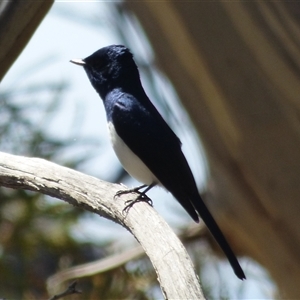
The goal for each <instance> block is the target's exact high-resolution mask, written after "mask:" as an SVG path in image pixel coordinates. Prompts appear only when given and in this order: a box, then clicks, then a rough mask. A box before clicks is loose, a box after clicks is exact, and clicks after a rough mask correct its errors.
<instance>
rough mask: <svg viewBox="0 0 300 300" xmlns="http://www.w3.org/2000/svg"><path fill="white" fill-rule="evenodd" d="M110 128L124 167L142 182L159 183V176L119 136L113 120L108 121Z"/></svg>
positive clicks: (115, 148)
mask: <svg viewBox="0 0 300 300" xmlns="http://www.w3.org/2000/svg"><path fill="white" fill-rule="evenodd" d="M108 130H109V133H110V140H111V143H112V146H113V148H114V150H115V153H116V155H117V157H118V159H119V160H120V162H121V164H122V165H123V167H124V169H125V170H126V171H127V172H128V173H129V174H130V175H131V176H132V177H134V178H135V179H136V180H138V181H140V182H141V183H144V184H147V185H150V184H152V183H159V181H158V180H157V178H156V177H155V176H154V175H153V173H152V172H151V171H150V170H149V169H148V167H147V166H146V165H145V164H144V163H143V162H142V161H141V159H140V158H139V157H138V156H136V155H135V154H134V153H133V152H132V151H131V150H130V149H129V148H128V146H127V145H126V144H125V143H124V141H123V140H122V139H121V138H120V137H119V135H118V134H117V132H116V130H115V127H114V125H113V124H112V123H111V122H109V123H108Z"/></svg>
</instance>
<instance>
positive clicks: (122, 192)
mask: <svg viewBox="0 0 300 300" xmlns="http://www.w3.org/2000/svg"><path fill="white" fill-rule="evenodd" d="M146 186H147V185H146V184H143V185H141V186H138V187H135V188H133V189H128V190H122V191H118V192H116V194H115V197H114V198H116V197H120V196H121V195H125V194H131V193H138V194H139V195H145V191H144V192H140V189H142V188H144V187H146ZM146 197H147V196H146Z"/></svg>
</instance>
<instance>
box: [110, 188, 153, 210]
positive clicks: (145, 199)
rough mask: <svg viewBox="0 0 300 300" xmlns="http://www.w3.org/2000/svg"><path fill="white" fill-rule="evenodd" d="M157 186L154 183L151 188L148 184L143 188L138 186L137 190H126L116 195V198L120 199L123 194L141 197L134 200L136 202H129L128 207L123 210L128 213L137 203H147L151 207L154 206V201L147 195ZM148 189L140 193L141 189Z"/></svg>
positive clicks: (127, 202)
mask: <svg viewBox="0 0 300 300" xmlns="http://www.w3.org/2000/svg"><path fill="white" fill-rule="evenodd" d="M155 185H156V183H152V184H150V185H149V186H148V185H147V184H143V185H141V186H138V187H136V188H133V189H129V190H125V191H119V192H117V193H116V195H115V197H119V196H121V195H123V194H128V193H138V194H139V195H138V196H137V197H136V198H135V199H134V200H127V201H126V202H125V203H126V206H125V208H124V209H123V211H124V212H126V211H128V210H129V209H130V208H131V207H132V206H133V205H134V204H135V203H137V202H147V203H148V204H149V205H151V206H152V204H153V203H152V200H151V199H150V198H149V197H148V196H147V195H146V193H147V192H148V191H149V190H151V189H152V188H153V187H154V186H155ZM145 187H147V188H146V189H145V190H144V191H142V192H141V191H140V189H143V188H145Z"/></svg>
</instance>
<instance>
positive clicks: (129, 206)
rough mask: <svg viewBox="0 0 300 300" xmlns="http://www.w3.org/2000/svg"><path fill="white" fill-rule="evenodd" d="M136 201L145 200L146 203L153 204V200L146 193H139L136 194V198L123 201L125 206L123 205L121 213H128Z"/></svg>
mask: <svg viewBox="0 0 300 300" xmlns="http://www.w3.org/2000/svg"><path fill="white" fill-rule="evenodd" d="M138 202H146V203H147V204H149V205H150V206H153V202H152V200H151V199H150V198H149V197H148V196H147V195H140V196H138V197H137V198H136V199H134V200H127V201H126V202H125V204H126V206H125V207H124V209H123V213H128V211H129V209H130V208H131V207H133V205H134V204H135V203H138Z"/></svg>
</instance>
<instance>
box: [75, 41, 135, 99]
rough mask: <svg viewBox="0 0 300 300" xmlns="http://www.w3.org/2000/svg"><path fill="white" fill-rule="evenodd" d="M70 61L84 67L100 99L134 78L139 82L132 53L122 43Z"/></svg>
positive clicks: (126, 84)
mask: <svg viewBox="0 0 300 300" xmlns="http://www.w3.org/2000/svg"><path fill="white" fill-rule="evenodd" d="M71 62H72V63H74V64H77V65H80V66H83V67H84V69H85V71H86V73H87V75H88V77H89V79H90V81H91V84H92V85H93V87H94V88H95V89H96V91H97V92H98V93H99V94H100V96H101V97H102V99H104V97H105V95H106V94H107V93H108V92H110V91H111V90H112V89H114V88H118V87H121V88H126V87H127V86H128V85H129V86H130V85H131V84H132V81H133V80H136V79H138V82H139V73H138V69H137V66H136V64H135V62H134V60H133V55H132V54H131V52H130V51H129V49H128V48H126V47H125V46H122V45H111V46H107V47H104V48H101V49H99V50H98V51H96V52H94V53H93V54H92V55H90V56H88V57H86V58H84V59H72V60H71ZM135 82H136V81H135Z"/></svg>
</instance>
